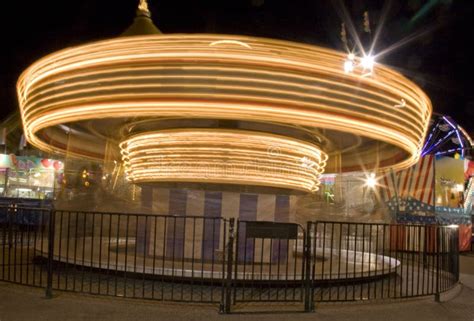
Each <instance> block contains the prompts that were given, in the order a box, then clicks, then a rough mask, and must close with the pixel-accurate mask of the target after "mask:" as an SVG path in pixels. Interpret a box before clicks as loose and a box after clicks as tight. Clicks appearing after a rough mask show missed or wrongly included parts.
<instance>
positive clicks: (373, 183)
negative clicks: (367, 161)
mask: <svg viewBox="0 0 474 321" xmlns="http://www.w3.org/2000/svg"><path fill="white" fill-rule="evenodd" d="M365 185H366V186H367V187H369V188H374V187H375V186H376V185H377V178H375V174H374V173H370V175H369V176H368V177H367V178H366V180H365Z"/></svg>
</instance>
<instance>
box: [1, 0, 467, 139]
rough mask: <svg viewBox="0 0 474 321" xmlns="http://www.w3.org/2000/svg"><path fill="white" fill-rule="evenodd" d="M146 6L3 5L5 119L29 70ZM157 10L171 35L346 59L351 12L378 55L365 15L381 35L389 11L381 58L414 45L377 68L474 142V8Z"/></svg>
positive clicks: (311, 0) (88, 0)
mask: <svg viewBox="0 0 474 321" xmlns="http://www.w3.org/2000/svg"><path fill="white" fill-rule="evenodd" d="M137 2H138V0H81V1H74V0H69V1H55V0H54V1H50V0H47V1H39V0H34V1H32V0H18V1H9V3H8V4H3V6H4V8H3V14H2V19H1V24H2V35H3V37H2V43H3V44H2V51H1V55H2V68H1V71H0V81H1V87H0V89H1V91H0V103H1V113H0V116H1V117H4V116H6V115H7V114H8V113H10V112H12V111H14V110H16V109H17V108H18V104H17V100H16V92H15V84H16V80H17V78H18V76H19V74H20V73H21V72H22V70H24V69H25V68H26V67H28V65H30V64H31V63H33V62H34V61H35V60H37V59H38V58H41V57H42V56H44V55H45V54H48V53H51V52H54V51H56V50H59V49H62V48H65V47H68V46H73V45H79V44H84V43H86V42H89V41H93V40H100V39H106V38H110V37H114V36H118V35H120V33H121V32H122V31H124V30H125V29H126V28H127V27H128V26H129V25H130V24H131V23H132V21H133V17H134V15H135V8H136V6H137ZM387 5H388V7H387ZM7 6H8V7H7ZM149 6H150V10H151V12H152V15H153V20H154V21H155V24H156V25H157V27H158V28H159V29H160V30H161V31H162V32H163V33H202V32H206V33H224V34H244V35H252V36H261V37H271V38H280V39H286V40H293V41H299V42H305V43H310V44H317V45H322V46H326V47H330V48H335V49H340V50H342V49H343V45H342V42H341V39H340V35H339V34H340V25H341V21H342V20H341V15H340V13H341V12H342V11H343V10H342V8H343V7H345V8H346V9H347V12H348V13H349V15H350V16H351V17H352V21H353V23H354V25H355V26H356V27H357V28H359V33H360V34H361V35H362V38H363V40H365V43H366V44H367V45H368V44H369V43H370V41H371V39H373V36H372V37H371V36H368V35H367V34H364V33H363V30H362V21H363V19H362V15H363V12H364V11H368V12H369V19H370V23H371V29H372V35H373V34H374V33H375V30H376V28H377V25H379V24H380V17H381V16H383V15H382V12H384V9H383V8H384V6H385V8H388V10H387V14H386V15H385V16H386V19H385V24H384V25H383V28H382V29H381V30H382V31H381V33H380V37H379V40H378V41H377V44H376V47H375V50H374V53H375V54H377V52H380V51H383V50H384V49H386V48H388V47H390V46H391V45H393V44H396V43H397V42H400V41H401V40H402V39H404V38H407V37H408V38H410V37H412V38H414V40H413V41H411V42H409V43H407V44H405V45H404V46H402V47H400V48H398V49H395V50H392V51H391V52H389V53H387V54H385V55H384V56H382V57H380V58H379V59H378V60H377V61H378V62H381V63H384V64H387V65H390V66H392V67H393V68H396V69H397V70H399V71H401V72H402V73H403V74H405V75H406V76H407V77H408V78H410V79H412V80H414V81H415V82H416V83H417V84H418V85H420V86H421V87H422V88H423V89H424V90H425V91H426V92H427V93H428V95H429V96H430V98H431V100H432V102H433V106H434V110H435V112H438V113H444V114H448V115H450V116H452V117H453V118H454V119H455V120H457V121H458V122H459V123H460V124H461V125H462V126H463V127H465V128H466V129H467V130H469V131H470V132H471V133H474V123H473V122H472V121H471V119H474V81H473V77H472V72H473V71H474V67H473V65H474V62H473V61H474V52H473V51H474V49H473V48H474V43H473V40H474V37H473V27H474V17H473V14H474V1H470V0H451V1H450V0H406V1H405V0H403V1H397V0H393V1H368V0H365V1H363V0H355V1H329V0H320V1H318V0H285V1H283V0H278V1H277V0H219V1H217V0H216V1H200V0H194V1H191V0H190V1H183V0H149ZM341 68H342V66H341Z"/></svg>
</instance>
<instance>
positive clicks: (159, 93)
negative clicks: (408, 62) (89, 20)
mask: <svg viewBox="0 0 474 321" xmlns="http://www.w3.org/2000/svg"><path fill="white" fill-rule="evenodd" d="M223 39H225V40H223ZM220 44H225V45H220ZM369 58H370V57H365V59H366V60H367V59H369ZM346 59H347V55H345V54H344V53H339V52H336V51H333V50H329V49H324V48H320V47H316V46H310V45H305V44H298V43H293V42H286V41H279V40H271V39H262V38H254V37H246V36H222V35H205V34H204V35H203V34H197V35H148V36H134V37H123V38H118V39H113V40H106V41H100V42H95V43H92V44H88V45H83V46H79V47H74V48H70V49H65V50H62V51H59V52H57V53H53V54H51V55H49V56H46V57H44V58H42V59H41V60H39V61H37V62H36V63H34V64H33V65H32V66H30V67H29V68H28V69H27V70H26V71H25V72H24V73H23V74H22V75H21V77H20V79H19V81H18V84H17V90H18V97H19V102H20V109H21V115H22V120H23V124H24V129H25V134H26V138H27V140H28V142H29V143H31V144H32V145H34V146H36V147H38V148H40V149H42V150H45V151H49V152H62V153H64V152H65V148H64V147H63V146H61V145H54V144H51V143H50V141H49V140H47V139H45V138H44V137H43V136H41V135H39V133H40V132H41V131H42V130H43V129H48V128H52V127H54V126H58V125H61V124H64V123H74V122H78V121H90V120H94V121H98V122H100V121H101V120H102V119H106V118H111V119H124V120H126V119H129V117H130V116H133V117H136V118H141V119H159V118H164V117H168V118H182V117H186V118H195V119H196V118H200V119H233V120H241V121H252V122H261V123H278V124H280V125H287V126H298V127H304V128H306V129H308V130H314V131H315V133H316V132H319V131H320V129H324V130H333V131H339V132H341V133H350V134H353V135H356V136H360V137H364V138H367V139H369V140H372V141H375V142H382V143H385V144H388V146H389V147H390V148H392V150H394V151H395V152H394V153H386V154H381V155H380V157H382V158H383V156H384V155H386V159H382V161H383V162H382V163H383V164H384V165H383V166H385V167H388V166H390V167H393V168H394V169H396V168H403V167H407V166H410V165H412V164H414V163H415V162H416V161H417V160H418V158H419V151H420V149H421V144H422V142H423V140H424V137H425V134H426V129H427V126H428V122H429V119H430V116H431V103H430V101H429V99H428V98H427V96H426V95H425V94H424V93H423V91H422V90H421V89H420V88H418V87H417V86H416V85H415V84H413V83H412V82H410V81H409V80H407V79H406V78H404V77H403V76H402V75H400V74H399V73H397V72H395V71H393V70H391V69H389V68H387V67H384V66H381V65H379V64H377V65H374V64H373V60H371V61H365V62H364V58H361V61H360V63H361V64H362V66H364V65H365V66H366V67H369V69H370V70H372V69H374V71H375V72H374V76H373V77H362V76H364V75H365V73H366V72H367V70H365V71H364V70H362V68H354V69H353V70H352V71H351V72H350V73H346V72H345V71H344V68H341V65H343V64H344V61H345V60H346ZM401 100H403V101H405V106H404V108H394V106H395V105H397V104H399V103H400V101H401ZM84 145H86V144H84ZM377 148H378V147H377V144H372V145H369V146H368V147H367V146H366V147H365V149H364V150H361V153H362V154H364V153H365V154H367V155H368V154H369V149H370V151H376V150H377ZM68 153H69V155H75V156H83V155H85V154H86V153H84V151H83V150H81V149H80V148H77V149H74V150H69V151H68ZM400 155H401V156H400ZM371 159H373V157H367V159H366V160H364V161H362V165H363V164H364V162H368V161H370V160H371ZM348 161H350V159H347V160H345V162H348ZM342 166H343V167H344V160H343V164H342ZM383 166H382V167H383ZM343 170H344V169H343Z"/></svg>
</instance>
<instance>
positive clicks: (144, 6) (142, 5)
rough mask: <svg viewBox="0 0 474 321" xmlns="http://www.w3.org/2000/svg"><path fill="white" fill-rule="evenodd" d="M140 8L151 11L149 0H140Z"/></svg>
mask: <svg viewBox="0 0 474 321" xmlns="http://www.w3.org/2000/svg"><path fill="white" fill-rule="evenodd" d="M138 10H140V11H144V12H147V13H150V10H148V2H147V0H140V3H139V4H138Z"/></svg>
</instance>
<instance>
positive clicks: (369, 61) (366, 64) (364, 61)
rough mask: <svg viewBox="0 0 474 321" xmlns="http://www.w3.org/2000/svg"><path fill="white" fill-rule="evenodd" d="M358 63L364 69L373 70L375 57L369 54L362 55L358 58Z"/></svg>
mask: <svg viewBox="0 0 474 321" xmlns="http://www.w3.org/2000/svg"><path fill="white" fill-rule="evenodd" d="M360 65H361V66H362V68H364V69H365V70H368V71H373V70H374V65H375V59H374V57H373V56H371V55H367V56H364V57H362V58H361V59H360Z"/></svg>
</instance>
